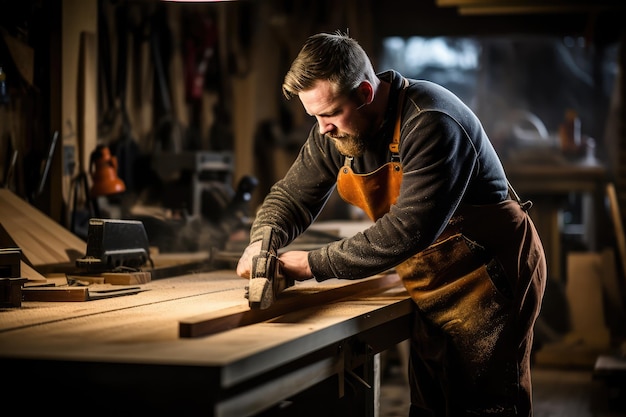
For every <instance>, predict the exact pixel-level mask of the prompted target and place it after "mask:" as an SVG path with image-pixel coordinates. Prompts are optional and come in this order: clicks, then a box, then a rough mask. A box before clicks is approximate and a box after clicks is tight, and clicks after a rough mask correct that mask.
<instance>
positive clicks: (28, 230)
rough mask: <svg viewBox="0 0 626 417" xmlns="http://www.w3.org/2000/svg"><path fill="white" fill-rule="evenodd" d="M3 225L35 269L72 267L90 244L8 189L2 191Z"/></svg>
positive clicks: (0, 212) (1, 219)
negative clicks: (69, 265)
mask: <svg viewBox="0 0 626 417" xmlns="http://www.w3.org/2000/svg"><path fill="white" fill-rule="evenodd" d="M0 223H1V224H2V226H3V227H4V229H5V230H6V232H7V233H8V234H9V236H10V237H11V238H12V239H13V241H14V242H15V243H16V245H17V246H18V247H19V248H20V249H21V250H22V253H23V255H24V256H25V259H26V260H27V261H28V263H29V264H31V265H32V266H33V267H34V268H35V269H37V270H39V267H40V266H44V265H53V264H66V263H71V264H73V263H74V261H75V260H76V257H82V256H84V253H85V250H86V248H87V243H86V242H85V241H83V240H82V239H80V238H79V237H78V236H76V235H75V234H73V233H72V232H70V231H69V230H68V229H66V228H64V227H63V226H61V225H60V224H59V223H57V222H56V221H54V220H53V219H51V218H50V217H48V216H47V215H46V214H44V213H43V212H41V211H39V210H38V209H37V208H35V207H34V206H32V205H31V204H29V203H28V202H27V201H24V200H23V199H21V198H20V197H18V196H17V195H16V194H14V193H13V192H12V191H11V190H9V189H4V188H3V189H0Z"/></svg>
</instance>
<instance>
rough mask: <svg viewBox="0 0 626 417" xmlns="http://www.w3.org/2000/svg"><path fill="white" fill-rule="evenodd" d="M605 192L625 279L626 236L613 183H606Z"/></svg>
mask: <svg viewBox="0 0 626 417" xmlns="http://www.w3.org/2000/svg"><path fill="white" fill-rule="evenodd" d="M606 193H607V195H608V197H609V208H610V210H611V219H612V220H613V227H614V228H615V240H616V241H617V249H618V253H619V260H620V263H621V266H622V278H624V279H626V236H625V235H624V225H623V223H622V216H621V214H620V209H619V204H618V200H617V193H616V192H615V185H614V184H613V183H611V182H609V183H608V184H607V185H606Z"/></svg>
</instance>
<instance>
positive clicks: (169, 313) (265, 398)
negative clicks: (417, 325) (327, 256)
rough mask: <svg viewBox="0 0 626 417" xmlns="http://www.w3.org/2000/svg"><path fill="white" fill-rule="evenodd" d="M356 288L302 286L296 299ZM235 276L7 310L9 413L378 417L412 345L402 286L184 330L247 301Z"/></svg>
mask: <svg viewBox="0 0 626 417" xmlns="http://www.w3.org/2000/svg"><path fill="white" fill-rule="evenodd" d="M350 282H351V281H348V282H346V281H343V282H342V281H340V280H330V281H326V282H324V283H323V284H321V283H315V282H313V281H311V282H309V281H305V282H302V283H297V284H296V286H295V287H291V288H289V289H287V290H286V291H285V293H287V295H288V296H290V297H306V296H307V294H309V293H311V292H317V291H324V290H325V289H327V288H336V287H339V286H343V285H345V284H347V283H350ZM246 284H247V280H244V279H241V278H239V277H237V276H236V274H235V273H234V271H230V270H218V271H209V272H198V273H192V274H188V275H183V276H177V277H172V278H164V279H158V280H152V281H151V282H149V283H146V284H144V285H141V291H139V292H137V293H136V294H132V295H125V296H120V297H114V298H107V299H99V300H94V301H85V302H34V301H32V302H31V301H24V302H22V305H21V307H19V308H6V309H1V310H0V366H2V375H3V380H4V381H3V389H2V397H3V399H4V400H3V403H4V405H3V407H8V406H9V405H11V407H10V408H11V409H12V410H19V411H20V412H22V413H24V414H28V415H30V414H31V413H32V412H44V411H45V412H52V411H57V412H61V413H63V414H64V415H74V414H76V415H78V414H80V415H114V414H115V415H131V414H136V413H140V415H147V414H148V413H155V414H156V415H167V414H171V415H176V416H181V415H196V414H202V415H206V416H236V417H244V416H252V415H254V416H261V415H267V416H269V415H272V416H282V415H285V416H287V415H298V416H306V415H316V416H318V415H325V416H331V415H335V414H334V413H337V414H336V415H342V416H348V415H355V416H356V415H358V416H375V415H377V406H378V405H377V399H378V393H377V390H378V389H379V381H380V380H379V376H380V375H379V374H380V367H379V366H378V364H379V356H380V355H379V353H381V352H383V351H384V350H387V349H389V348H391V347H394V346H395V345H396V344H397V343H399V342H401V341H402V340H405V339H407V338H408V337H409V332H410V329H411V320H412V313H413V303H412V301H411V300H410V298H409V297H408V294H407V293H406V291H405V290H404V288H402V286H401V285H398V286H393V287H391V288H389V289H386V290H383V291H382V292H379V293H367V294H365V293H364V294H356V295H355V296H354V297H348V298H345V299H341V300H337V301H334V302H330V303H328V304H323V305H319V306H313V307H309V308H302V309H295V310H294V311H292V312H289V313H287V314H284V315H281V316H278V317H276V318H273V319H271V320H267V321H264V322H260V323H256V324H250V325H246V326H239V327H235V328H232V329H229V330H226V331H220V332H217V333H214V334H210V335H206V336H199V337H182V336H181V333H180V325H181V322H184V321H185V320H188V319H189V318H193V317H198V316H202V315H203V314H206V313H207V312H211V311H214V312H215V311H219V310H221V309H228V308H232V307H233V306H235V305H242V304H244V305H245V306H247V300H246V299H245V297H244V293H245V286H246Z"/></svg>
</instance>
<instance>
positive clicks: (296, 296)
mask: <svg viewBox="0 0 626 417" xmlns="http://www.w3.org/2000/svg"><path fill="white" fill-rule="evenodd" d="M400 284H401V280H400V277H399V276H398V275H397V274H396V273H389V274H384V275H377V276H374V277H371V278H367V279H362V280H357V281H350V283H349V284H346V285H343V286H340V287H336V288H331V289H326V290H321V291H317V292H312V293H309V294H305V293H302V292H300V291H298V288H297V286H295V287H290V288H287V290H285V291H283V292H282V293H281V294H280V295H279V298H278V300H277V301H276V302H275V303H274V304H273V305H272V306H271V307H269V308H268V309H265V310H252V309H250V307H249V306H248V305H247V304H246V305H243V304H242V305H237V306H233V307H229V308H225V309H221V310H217V311H212V312H210V313H207V314H202V315H198V316H194V317H190V318H188V319H185V320H181V321H180V322H179V336H180V337H182V338H193V337H200V336H207V335H211V334H215V333H219V332H222V331H225V330H230V329H233V328H236V327H242V326H247V325H250V324H255V323H260V322H263V321H266V320H270V319H272V318H274V317H277V316H280V315H283V314H286V313H289V312H292V311H294V310H297V309H304V308H308V307H315V306H319V305H323V304H325V303H331V302H334V301H338V300H340V299H342V298H347V297H350V296H355V295H362V294H367V293H373V292H381V291H384V290H386V289H389V288H393V287H396V286H398V285H400ZM322 288H323V287H322Z"/></svg>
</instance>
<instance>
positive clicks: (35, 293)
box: [22, 285, 145, 301]
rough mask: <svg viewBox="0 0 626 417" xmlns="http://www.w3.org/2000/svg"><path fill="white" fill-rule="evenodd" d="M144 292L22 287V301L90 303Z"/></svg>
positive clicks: (134, 289)
mask: <svg viewBox="0 0 626 417" xmlns="http://www.w3.org/2000/svg"><path fill="white" fill-rule="evenodd" d="M141 291H145V289H142V288H141V287H123V288H119V287H117V288H112V287H110V286H107V285H103V286H98V287H96V286H88V287H69V286H68V287H24V288H22V299H23V301H91V300H100V299H103V298H111V297H121V296H123V295H132V294H137V293H139V292H141Z"/></svg>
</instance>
